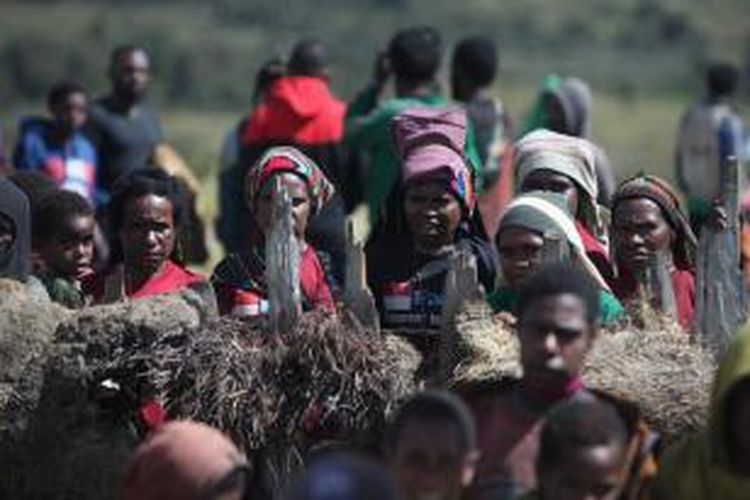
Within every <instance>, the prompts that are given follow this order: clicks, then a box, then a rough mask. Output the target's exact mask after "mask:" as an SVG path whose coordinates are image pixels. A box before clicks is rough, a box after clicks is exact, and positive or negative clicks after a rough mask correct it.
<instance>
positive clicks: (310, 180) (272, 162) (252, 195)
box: [245, 146, 335, 214]
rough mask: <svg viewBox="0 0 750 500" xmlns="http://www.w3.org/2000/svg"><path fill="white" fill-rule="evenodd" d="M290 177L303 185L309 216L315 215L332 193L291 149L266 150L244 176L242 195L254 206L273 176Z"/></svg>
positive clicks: (320, 175) (328, 184)
mask: <svg viewBox="0 0 750 500" xmlns="http://www.w3.org/2000/svg"><path fill="white" fill-rule="evenodd" d="M278 173H292V174H295V175H297V176H299V177H300V178H301V179H302V180H303V181H305V184H306V185H307V190H308V192H309V193H310V200H311V202H312V203H311V204H312V213H313V214H317V213H319V212H320V211H321V210H322V209H323V207H324V206H325V205H326V203H328V201H329V200H330V199H331V197H332V196H333V194H334V192H335V189H334V187H333V184H331V182H330V181H329V180H328V179H327V178H326V176H325V174H324V173H323V171H322V170H321V169H320V167H318V165H317V164H316V163H315V162H314V161H313V160H311V159H310V158H309V157H308V156H307V155H305V154H304V153H302V152H301V151H300V150H298V149H296V148H293V147H291V146H277V147H273V148H270V149H269V150H268V151H266V153H265V154H264V155H263V156H262V157H261V158H260V160H258V161H257V162H255V164H254V165H253V166H252V167H251V168H250V170H248V172H247V175H246V176H245V195H246V196H247V200H248V201H249V202H250V203H251V204H255V201H256V199H257V198H258V195H259V194H260V191H261V189H263V185H264V184H265V183H266V181H267V180H268V179H270V178H271V176H272V175H273V174H278Z"/></svg>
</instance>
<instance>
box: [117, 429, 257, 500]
mask: <svg viewBox="0 0 750 500" xmlns="http://www.w3.org/2000/svg"><path fill="white" fill-rule="evenodd" d="M248 472H249V468H248V464H247V460H246V459H245V457H244V456H243V455H242V453H241V452H240V451H239V450H238V449H237V447H236V446H235V445H234V444H233V443H232V442H231V441H230V440H229V438H227V437H226V436H224V435H223V434H222V433H221V432H219V431H218V430H216V429H214V428H212V427H209V426H208V425H206V424H202V423H199V422H190V421H182V422H170V423H167V424H165V425H163V426H161V427H159V428H157V430H156V431H154V433H153V434H152V435H151V436H149V437H148V439H147V440H146V441H145V442H144V443H143V444H141V445H140V446H139V447H138V449H136V451H135V454H134V456H133V459H132V462H131V464H130V466H129V468H128V471H127V473H126V476H125V482H124V486H123V491H122V498H123V500H172V499H174V500H241V499H242V498H243V495H244V494H245V491H246V489H247V488H248V487H249V485H248V480H249V479H250V478H249V477H248Z"/></svg>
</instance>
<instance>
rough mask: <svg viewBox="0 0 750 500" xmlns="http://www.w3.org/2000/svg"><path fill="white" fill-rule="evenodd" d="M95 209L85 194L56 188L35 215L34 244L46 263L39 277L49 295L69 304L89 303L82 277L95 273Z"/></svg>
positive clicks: (61, 302)
mask: <svg viewBox="0 0 750 500" xmlns="http://www.w3.org/2000/svg"><path fill="white" fill-rule="evenodd" d="M94 226H95V221H94V209H93V208H92V206H91V204H90V203H89V202H88V201H87V200H85V199H84V198H83V197H82V196H80V195H78V194H76V193H72V192H70V191H56V192H54V193H52V194H49V195H47V196H46V197H44V198H42V200H41V201H40V202H39V206H38V207H37V209H36V210H35V212H34V215H33V232H34V238H33V241H34V248H35V250H36V251H37V252H38V253H39V255H40V256H41V258H42V261H43V263H44V271H43V272H42V273H41V276H40V279H41V281H42V282H43V283H44V285H45V287H46V288H47V292H48V293H49V295H50V298H51V299H52V300H53V301H55V302H59V303H60V304H62V305H64V306H65V307H69V308H79V307H83V306H84V305H86V303H87V300H86V297H85V296H84V294H83V293H82V291H81V280H82V279H84V278H85V277H86V276H88V275H89V274H91V273H92V271H93V270H92V263H93V259H94Z"/></svg>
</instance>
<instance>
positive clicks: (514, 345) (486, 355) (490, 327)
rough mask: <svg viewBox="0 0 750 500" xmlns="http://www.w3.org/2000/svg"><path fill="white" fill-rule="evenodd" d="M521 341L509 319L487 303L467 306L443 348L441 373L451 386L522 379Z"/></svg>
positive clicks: (461, 312) (447, 335)
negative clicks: (512, 378) (513, 378)
mask: <svg viewBox="0 0 750 500" xmlns="http://www.w3.org/2000/svg"><path fill="white" fill-rule="evenodd" d="M518 350H519V345H518V339H517V337H516V335H515V332H513V330H512V325H511V324H510V323H509V320H508V318H504V317H502V316H495V315H493V314H492V311H491V309H490V308H489V306H487V304H486V302H484V301H481V302H470V303H466V304H464V305H463V306H462V307H461V309H460V311H459V312H458V314H457V315H456V319H455V321H454V325H453V328H452V330H451V331H449V332H445V337H444V339H443V342H442V345H441V372H442V376H443V379H444V380H445V381H446V382H447V383H448V384H449V385H452V386H456V387H459V386H463V385H471V384H475V383H481V382H487V381H493V380H500V379H502V378H505V377H509V376H510V377H517V376H519V375H520V369H521V367H520V364H519V356H518Z"/></svg>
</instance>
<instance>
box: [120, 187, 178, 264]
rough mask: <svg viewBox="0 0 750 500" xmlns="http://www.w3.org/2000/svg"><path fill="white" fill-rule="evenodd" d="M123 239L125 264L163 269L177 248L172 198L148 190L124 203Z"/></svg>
mask: <svg viewBox="0 0 750 500" xmlns="http://www.w3.org/2000/svg"><path fill="white" fill-rule="evenodd" d="M123 215H124V217H123V222H122V228H121V229H120V243H121V245H122V249H123V256H124V260H125V266H126V267H127V268H129V269H131V270H133V271H136V272H137V273H139V274H145V275H153V274H156V273H157V272H158V271H160V270H161V269H162V267H163V266H164V264H165V263H166V262H167V260H169V258H170V256H171V255H172V251H173V250H174V244H175V225H174V207H173V206H172V202H171V201H170V200H169V198H167V197H164V196H159V195H156V194H147V195H143V196H139V197H136V198H133V199H131V200H129V201H128V202H127V203H126V205H125V210H124V214H123Z"/></svg>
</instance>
